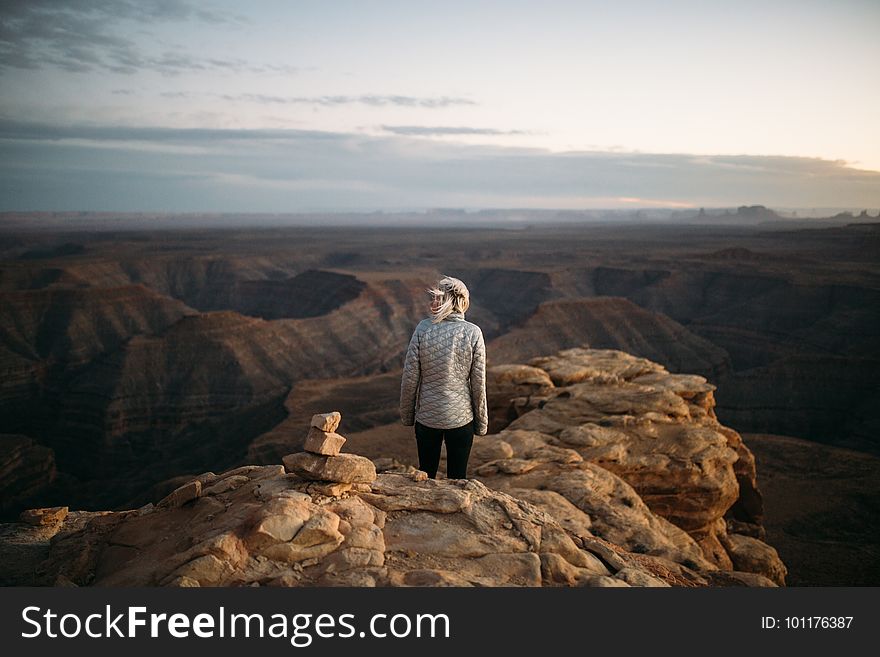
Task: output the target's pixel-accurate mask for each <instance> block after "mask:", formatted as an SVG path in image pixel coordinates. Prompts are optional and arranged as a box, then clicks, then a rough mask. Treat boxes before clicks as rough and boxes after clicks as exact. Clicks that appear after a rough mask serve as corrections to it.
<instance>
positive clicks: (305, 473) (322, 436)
mask: <svg viewBox="0 0 880 657" xmlns="http://www.w3.org/2000/svg"><path fill="white" fill-rule="evenodd" d="M341 420H342V415H341V414H340V413H339V412H338V411H334V412H332V413H318V414H316V415H313V416H312V421H311V423H310V424H311V426H310V427H309V434H308V436H306V441H305V444H304V446H303V447H304V449H305V451H304V452H297V453H295V454H288V455H287V456H285V457H284V458H283V459H282V460H283V461H284V467H285V468H286V469H287V471H288V472H291V473H293V474H295V475H297V476H299V477H302V478H303V479H308V480H309V481H314V482H329V483H328V485H325V486H324V487H325V488H328V490H329V489H332V490H333V491H334V492H338V491H339V489H340V486H338V485H336V484H343V485H348V486H349V487H350V485H351V484H369V483H370V482H372V481H375V479H376V466H375V465H373V462H372V461H371V460H370V459H368V458H365V457H363V456H358V455H357V454H340V453H339V450H340V449H341V448H342V445H343V444H344V443H345V437H343V436H341V435H339V434H338V433H336V429H337V428H338V427H339V422H340V421H341Z"/></svg>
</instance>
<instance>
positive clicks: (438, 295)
mask: <svg viewBox="0 0 880 657" xmlns="http://www.w3.org/2000/svg"><path fill="white" fill-rule="evenodd" d="M428 292H429V293H430V294H431V295H432V296H433V297H434V299H436V300H438V301H439V302H440V307H439V308H437V310H436V311H435V310H432V311H431V315H432V317H431V322H432V323H434V324H437V323H438V322H442V321H443V320H444V319H446V318H447V317H448V316H449V314H450V313H462V314H464V313H465V312H466V311H467V309H468V308H469V307H470V305H471V293H470V292H468V289H467V286H466V285H465V284H464V283H462V282H461V281H460V280H459V279H457V278H453V277H452V276H444V277H443V278H441V279H440V281H439V282H438V283H437V285H436V287H432V288H428Z"/></svg>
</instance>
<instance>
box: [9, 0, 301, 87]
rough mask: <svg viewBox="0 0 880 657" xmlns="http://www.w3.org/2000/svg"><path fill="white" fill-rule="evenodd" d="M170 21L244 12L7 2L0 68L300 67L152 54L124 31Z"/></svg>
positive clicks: (156, 3)
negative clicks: (124, 26) (126, 28)
mask: <svg viewBox="0 0 880 657" xmlns="http://www.w3.org/2000/svg"><path fill="white" fill-rule="evenodd" d="M169 22H178V23H179V22H192V23H202V24H212V25H217V24H240V23H244V22H246V19H244V18H243V17H241V16H238V15H235V14H231V13H228V12H222V11H215V10H208V9H205V8H203V7H199V6H198V5H197V4H194V3H192V2H188V1H186V0H89V1H88V2H76V3H71V2H66V3H65V2H53V1H51V0H28V1H27V2H18V1H16V0H12V1H8V0H7V1H5V2H3V3H2V10H0V72H2V71H3V70H4V69H9V68H17V69H26V70H34V69H40V68H58V69H61V70H63V71H67V72H72V73H84V72H88V71H104V72H110V73H120V74H126V75H131V74H135V73H138V72H140V71H145V70H149V71H156V72H159V73H161V74H163V75H178V74H181V73H188V72H205V71H212V70H214V71H227V72H239V73H240V72H245V73H279V72H280V73H294V72H296V71H298V70H299V69H297V68H296V67H293V66H288V65H284V64H274V63H260V62H250V61H247V60H244V59H239V58H217V57H201V56H196V55H194V54H192V53H189V52H187V51H186V50H183V49H179V48H178V49H175V48H162V49H161V50H162V51H161V52H150V51H149V50H148V49H147V48H145V47H144V46H143V45H142V44H139V43H138V42H137V41H136V40H135V39H133V38H127V37H123V36H121V35H122V34H125V33H126V32H127V33H129V34H134V33H135V30H128V31H126V30H121V29H119V27H120V26H121V25H124V24H127V25H129V26H134V27H136V28H137V30H136V31H137V32H141V33H146V34H147V36H149V30H150V28H151V27H153V26H156V25H158V24H161V23H169Z"/></svg>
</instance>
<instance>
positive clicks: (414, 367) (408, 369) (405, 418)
mask: <svg viewBox="0 0 880 657" xmlns="http://www.w3.org/2000/svg"><path fill="white" fill-rule="evenodd" d="M421 377H422V372H421V365H420V363H419V327H416V330H415V331H413V335H412V338H411V339H410V341H409V347H407V350H406V358H405V359H404V362H403V376H402V377H401V379H400V421H401V422H402V423H403V424H404V425H405V426H408V427H411V426H413V425H414V424H415V419H416V395H417V394H418V391H419V384H420V383H421Z"/></svg>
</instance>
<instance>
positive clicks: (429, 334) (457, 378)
mask: <svg viewBox="0 0 880 657" xmlns="http://www.w3.org/2000/svg"><path fill="white" fill-rule="evenodd" d="M485 368H486V347H485V343H484V341H483V332H482V331H481V330H480V327H479V326H477V325H476V324H473V323H471V322H469V321H467V320H465V319H464V315H463V313H450V314H449V315H448V316H447V317H446V318H445V319H444V320H443V321H441V322H437V323H432V322H431V320H429V319H425V320H422V321H421V322H419V324H418V326H417V327H416V329H415V331H414V332H413V336H412V340H410V344H409V348H408V349H407V355H406V361H405V363H404V375H403V379H402V385H401V417H402V418H403V419H404V423H405V424H411V422H407V420H408V419H412V420H414V421H416V422H419V423H421V424H424V425H426V426H430V427H435V428H439V429H451V428H454V427H460V426H462V425H464V424H467V423H468V422H470V421H471V420H476V422H475V430H476V433H477V435H484V434H485V432H486V428H487V425H488V414H487V412H486V396H485ZM410 400H412V402H413V407H414V416H413V417H412V418H409V414H410V412H409V409H410V408H412V407H410V405H409V404H410Z"/></svg>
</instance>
